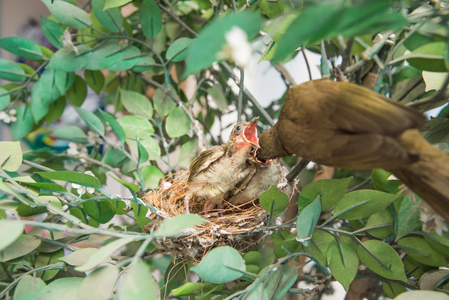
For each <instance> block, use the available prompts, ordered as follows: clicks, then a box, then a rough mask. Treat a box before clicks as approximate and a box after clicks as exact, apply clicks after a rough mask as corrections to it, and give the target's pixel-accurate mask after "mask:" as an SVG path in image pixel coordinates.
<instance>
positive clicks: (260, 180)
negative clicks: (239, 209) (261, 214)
mask: <svg viewBox="0 0 449 300" xmlns="http://www.w3.org/2000/svg"><path fill="white" fill-rule="evenodd" d="M252 167H253V168H255V172H254V173H253V176H252V177H251V178H248V180H246V181H247V182H242V183H241V184H239V185H237V186H236V189H235V192H233V193H231V194H230V195H229V198H228V199H227V201H228V202H230V203H232V204H234V205H240V204H244V203H247V202H250V201H252V200H254V199H257V198H259V197H260V195H262V193H263V192H265V191H267V190H268V189H269V188H270V187H271V186H273V185H274V186H276V187H281V186H282V187H287V182H286V179H285V172H286V170H285V169H284V168H283V167H282V166H281V164H280V163H279V161H278V160H276V159H274V160H271V161H270V162H269V163H268V165H266V164H263V163H257V162H256V163H252Z"/></svg>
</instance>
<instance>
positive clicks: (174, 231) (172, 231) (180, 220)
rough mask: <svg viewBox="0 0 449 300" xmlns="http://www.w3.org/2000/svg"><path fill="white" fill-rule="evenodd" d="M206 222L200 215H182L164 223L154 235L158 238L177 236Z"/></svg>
mask: <svg viewBox="0 0 449 300" xmlns="http://www.w3.org/2000/svg"><path fill="white" fill-rule="evenodd" d="M204 222H206V220H205V219H203V218H201V217H200V216H198V215H195V214H182V215H179V216H175V217H173V218H170V219H168V220H166V221H164V223H162V224H161V226H159V228H158V229H157V230H156V231H155V232H154V233H153V234H154V236H156V237H158V238H163V237H170V236H176V235H178V234H180V233H182V232H183V231H184V230H186V229H188V228H190V227H194V226H196V225H199V224H201V223H204Z"/></svg>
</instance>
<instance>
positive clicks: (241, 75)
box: [237, 68, 245, 122]
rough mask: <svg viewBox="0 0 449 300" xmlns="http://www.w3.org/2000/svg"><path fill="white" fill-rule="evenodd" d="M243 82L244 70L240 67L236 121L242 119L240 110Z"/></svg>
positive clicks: (241, 107) (241, 108)
mask: <svg viewBox="0 0 449 300" xmlns="http://www.w3.org/2000/svg"><path fill="white" fill-rule="evenodd" d="M244 82H245V71H244V70H243V68H240V89H239V97H238V99H237V121H238V122H240V121H241V120H242V110H243V89H244V88H245V87H244Z"/></svg>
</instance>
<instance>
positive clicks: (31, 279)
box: [14, 275, 45, 300]
mask: <svg viewBox="0 0 449 300" xmlns="http://www.w3.org/2000/svg"><path fill="white" fill-rule="evenodd" d="M44 287H45V282H44V281H43V280H42V279H40V278H39V277H36V276H32V275H23V276H22V277H21V278H20V281H19V283H18V284H17V287H16V289H15V290H14V299H16V300H31V299H36V297H37V294H38V293H39V292H40V291H41V290H42V289H43V288H44Z"/></svg>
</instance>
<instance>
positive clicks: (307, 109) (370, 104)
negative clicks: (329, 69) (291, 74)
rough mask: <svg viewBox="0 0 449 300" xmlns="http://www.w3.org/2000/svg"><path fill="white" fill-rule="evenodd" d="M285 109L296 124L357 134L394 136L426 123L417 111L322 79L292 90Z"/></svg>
mask: <svg viewBox="0 0 449 300" xmlns="http://www.w3.org/2000/svg"><path fill="white" fill-rule="evenodd" d="M287 102H289V103H287ZM284 107H286V109H285V112H284V114H288V115H289V116H288V118H289V119H290V120H294V121H295V122H296V123H297V124H300V123H302V124H304V125H305V126H309V127H314V128H323V127H326V128H327V129H332V130H338V131H341V132H348V133H357V134H364V133H378V134H382V135H388V136H392V137H397V136H399V135H400V134H401V133H402V132H403V131H404V130H406V129H410V128H419V127H421V126H422V125H423V123H424V122H425V120H426V119H425V117H424V116H423V115H422V114H421V113H420V112H418V111H416V110H414V109H412V108H409V107H406V106H404V105H401V104H399V103H397V102H396V101H393V100H390V99H388V98H386V97H384V96H382V95H380V94H378V93H376V92H374V91H372V90H370V89H368V88H365V87H362V86H358V85H355V84H351V83H348V82H333V81H330V80H325V79H322V80H312V81H309V82H306V83H303V84H300V85H298V86H295V87H293V88H291V89H290V90H289V93H288V97H287V98H286V103H285V105H284Z"/></svg>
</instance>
